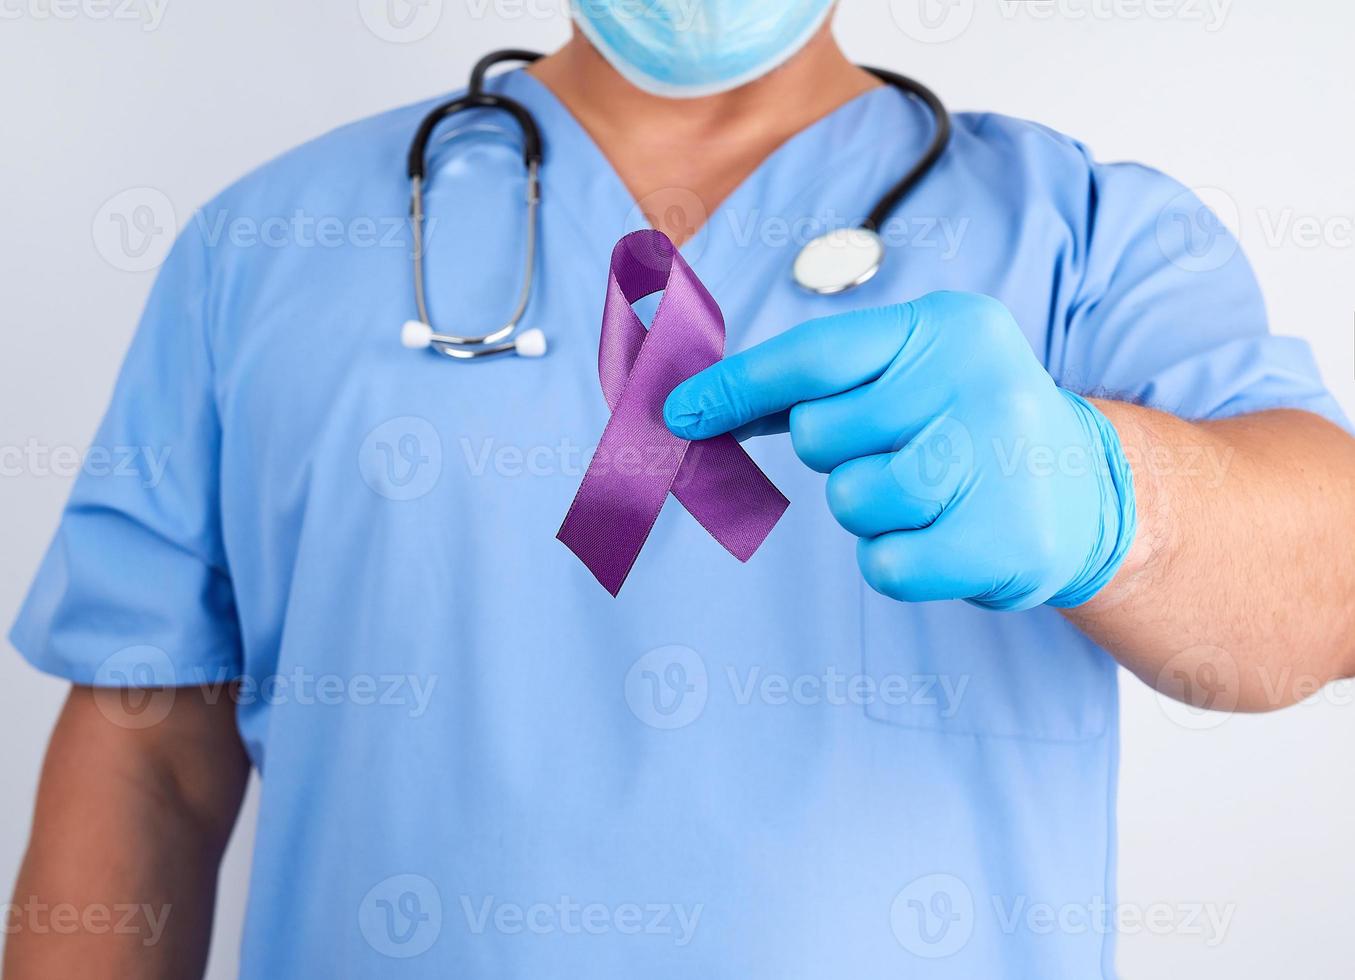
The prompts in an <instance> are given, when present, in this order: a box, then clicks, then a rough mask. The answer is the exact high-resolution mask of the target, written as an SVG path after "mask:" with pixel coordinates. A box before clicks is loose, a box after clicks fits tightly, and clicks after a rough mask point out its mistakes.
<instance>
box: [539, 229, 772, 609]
mask: <svg viewBox="0 0 1355 980" xmlns="http://www.w3.org/2000/svg"><path fill="white" fill-rule="evenodd" d="M659 290H663V297H662V298H661V299H660V300H659V308H658V311H657V312H656V313H655V314H654V320H653V322H652V323H651V324H650V327H649V329H648V330H646V329H645V326H644V324H643V323H641V322H640V318H639V317H638V316H636V315H635V310H634V309H632V308H631V304H632V303H634V302H636V301H637V300H639V299H641V298H643V297H645V296H648V295H650V294H651V293H656V292H658V291H659ZM724 348H725V321H724V316H723V315H722V314H721V313H720V308H719V306H717V305H716V303H715V300H714V299H713V298H712V297H711V295H710V293H709V292H707V291H706V287H705V286H703V285H702V284H701V280H700V279H698V278H697V277H696V273H694V272H692V270H691V268H690V267H689V266H688V265H687V263H686V262H685V261H684V260H683V258H682V255H681V254H680V253H679V252H678V250H677V247H676V246H674V245H673V243H672V241H671V240H670V239H669V238H668V236H667V235H665V234H664V233H663V232H660V231H654V230H646V231H637V232H634V233H632V234H629V235H627V236H626V237H625V238H623V239H621V241H619V242H617V243H616V248H614V249H613V250H612V265H611V274H610V276H609V278H608V283H607V301H606V304H605V305H604V307H603V312H602V339H601V342H600V344H599V346H598V377H599V378H600V379H601V381H602V394H603V396H604V397H605V398H606V399H607V405H608V406H609V407H610V408H611V410H612V416H611V418H610V419H609V420H608V421H607V427H606V428H605V429H603V432H602V439H601V440H600V441H599V443H598V448H597V451H596V452H595V453H594V454H593V459H592V462H590V463H589V465H588V471H587V472H586V473H584V476H583V483H582V484H580V486H579V492H578V493H577V494H576V495H575V497H574V502H573V503H572V504H571V505H570V507H569V513H567V514H566V515H565V520H564V523H563V524H561V525H560V531H559V533H558V534H556V537H557V538H559V539H560V540H561V541H563V542H564V544H565V546H566V547H568V548H569V550H570V551H572V552H574V554H576V555H578V556H579V558H580V559H581V560H582V561H583V563H584V564H585V565H587V566H588V570H589V571H591V572H592V573H593V575H594V576H596V578H597V580H598V581H599V582H601V583H602V587H603V588H605V589H606V590H607V591H608V592H610V593H611V594H612V595H613V596H615V595H616V594H617V593H618V592H620V591H621V586H622V584H623V583H624V582H625V581H626V576H627V575H629V574H630V570H631V566H633V565H634V564H635V559H636V558H637V557H639V555H640V549H641V548H643V547H644V544H645V540H646V539H647V538H648V537H649V532H650V531H651V530H652V529H653V527H654V522H655V521H656V520H658V517H659V511H660V510H662V509H663V504H664V501H665V500H667V499H668V494H669V493H670V492H671V493H672V494H673V496H675V497H677V499H678V501H679V502H680V503H681V504H682V506H683V507H685V508H687V511H688V513H690V514H691V515H692V516H693V517H695V518H696V519H697V521H698V522H699V523H700V524H701V526H702V527H704V528H705V529H706V530H707V531H708V532H710V535H711V537H713V538H714V539H715V540H716V541H718V542H720V544H721V545H723V546H724V547H725V549H726V550H727V551H729V553H730V554H732V555H733V556H734V557H735V558H737V559H738V560H739V561H747V560H748V559H749V558H751V557H752V556H753V552H755V551H757V549H758V547H759V546H760V545H761V544H762V542H763V540H764V539H765V538H766V537H767V535H768V534H769V533H771V530H772V528H773V527H774V526H775V525H776V522H777V521H778V520H780V518H781V515H782V514H783V513H784V512H785V510H786V508H787V507H788V506H789V505H790V504H789V501H787V500H786V498H785V497H784V496H782V494H781V491H779V490H777V489H776V487H775V486H773V485H772V482H771V480H769V479H767V477H766V475H765V474H764V473H763V472H762V471H761V470H760V469H758V466H757V464H756V463H754V462H753V460H752V459H751V458H750V457H749V456H748V454H747V453H746V452H744V450H743V447H742V446H740V445H739V443H738V441H737V440H736V439H735V438H734V437H733V436H731V435H722V436H717V437H716V438H714V439H705V440H702V441H701V442H699V443H693V442H690V441H689V440H686V439H682V438H679V437H678V436H675V435H673V433H671V432H670V431H669V430H668V426H666V425H665V424H664V421H663V403H664V401H665V400H666V399H667V398H668V395H669V393H670V392H672V390H673V389H674V388H676V387H677V386H678V385H679V384H680V383H682V382H683V381H685V380H686V379H688V378H690V377H691V376H692V375H694V374H696V373H697V372H699V371H702V370H704V369H706V368H708V367H710V366H711V365H712V364H714V363H715V362H716V361H718V360H720V358H721V357H723V356H724Z"/></svg>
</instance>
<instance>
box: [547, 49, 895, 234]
mask: <svg viewBox="0 0 1355 980" xmlns="http://www.w3.org/2000/svg"><path fill="white" fill-rule="evenodd" d="M529 71H530V72H531V73H532V75H534V76H535V77H536V78H537V80H538V81H540V82H541V83H542V84H544V85H545V86H546V87H547V88H549V89H550V90H551V91H552V92H554V93H555V96H556V97H557V98H558V99H559V100H560V101H561V102H562V103H564V105H565V106H566V108H568V109H569V111H570V112H571V113H572V114H573V115H574V117H575V118H576V119H577V120H578V122H579V124H580V125H581V126H583V128H584V129H585V130H586V131H587V132H588V134H589V135H590V136H591V137H592V138H593V141H594V142H595V143H596V144H597V145H598V147H599V149H601V151H602V153H603V155H605V156H606V157H607V159H608V160H609V161H610V162H611V164H612V166H613V167H614V168H615V170H616V172H617V174H618V176H619V177H620V178H621V180H622V182H623V183H625V185H626V187H627V188H628V189H629V191H630V193H631V195H632V196H633V197H634V198H635V199H636V200H637V201H638V202H639V203H640V207H641V209H642V210H643V211H644V213H645V215H646V216H647V217H648V218H649V220H650V223H651V224H653V225H654V226H655V227H657V228H659V229H660V230H662V231H665V232H667V233H668V235H669V237H671V238H673V240H674V241H677V242H678V243H679V244H681V242H682V241H683V240H685V239H687V238H690V237H691V236H692V235H693V234H695V233H696V231H697V230H699V228H700V227H701V226H702V225H703V224H704V223H705V221H706V219H707V218H708V217H709V216H710V214H711V213H712V212H713V211H714V210H715V209H716V208H717V207H719V205H720V204H721V202H723V201H724V199H725V198H726V197H727V196H728V195H729V194H730V192H732V191H733V190H734V189H735V188H736V187H737V186H738V185H739V184H740V183H742V182H743V180H744V179H745V178H747V177H748V176H749V174H751V173H752V172H753V171H754V170H756V169H757V167H758V166H759V165H760V164H761V163H762V162H763V161H764V160H765V159H766V158H767V157H768V155H770V154H771V152H772V151H773V150H775V149H776V148H777V147H778V146H780V145H781V144H782V143H784V142H785V141H786V140H788V139H790V137H792V136H794V135H795V134H796V133H798V132H799V131H800V130H802V129H804V128H805V127H806V126H808V125H810V124H811V123H813V122H815V121H816V120H818V119H821V118H822V117H823V116H826V115H827V114H828V113H830V112H832V111H833V110H834V109H836V108H838V107H839V106H841V105H842V104H843V103H845V102H848V101H850V100H851V99H853V98H855V97H856V96H858V95H860V94H862V93H863V92H865V91H867V90H869V89H871V88H873V87H875V86H876V85H878V84H879V83H878V82H877V81H876V80H875V78H874V77H873V76H871V75H869V74H868V73H866V72H864V71H862V70H861V69H859V68H857V67H856V66H855V65H853V64H852V63H851V62H850V61H848V60H847V58H846V57H845V56H844V55H843V53H842V51H841V49H840V48H838V46H837V43H836V42H835V41H834V39H833V36H832V33H831V32H830V31H829V30H828V28H827V25H825V27H824V29H823V30H822V31H820V32H819V34H818V35H816V36H815V38H814V39H813V40H812V41H810V43H809V44H808V45H806V46H805V48H804V49H803V50H801V51H800V52H799V53H797V54H796V55H795V56H794V57H793V58H792V59H791V60H790V61H788V62H787V63H786V64H785V65H783V66H782V67H781V68H779V69H777V70H776V71H773V72H772V73H770V74H768V75H766V76H764V77H762V78H760V79H758V80H756V81H754V82H751V83H749V84H747V85H744V86H742V87H740V88H737V89H735V90H733V91H731V92H725V93H722V94H720V95H712V96H707V97H705V98H700V99H665V98H660V97H658V96H654V95H650V94H649V93H647V92H644V91H642V90H640V89H638V88H636V87H635V86H634V85H631V84H630V83H629V82H627V81H626V80H625V79H624V78H622V77H621V75H620V74H619V73H617V71H616V70H615V69H614V68H612V66H611V65H610V64H608V63H607V61H606V60H605V59H604V58H603V57H602V56H601V55H599V54H598V52H597V51H596V50H595V49H594V48H593V46H592V45H591V44H589V43H588V41H587V40H586V39H584V38H583V37H582V36H581V35H579V34H578V33H577V32H576V33H575V35H574V37H573V38H572V39H571V40H570V41H569V43H568V44H566V45H565V46H564V47H563V48H561V49H560V50H559V51H557V52H555V53H554V54H552V55H549V56H547V57H545V58H542V59H541V60H540V61H538V62H536V64H534V65H533V66H532V67H531V68H530V69H529ZM599 217H600V218H602V220H607V216H599ZM615 217H616V221H617V225H618V228H619V227H620V226H621V225H622V224H623V223H624V221H625V219H626V216H625V215H617V216H615Z"/></svg>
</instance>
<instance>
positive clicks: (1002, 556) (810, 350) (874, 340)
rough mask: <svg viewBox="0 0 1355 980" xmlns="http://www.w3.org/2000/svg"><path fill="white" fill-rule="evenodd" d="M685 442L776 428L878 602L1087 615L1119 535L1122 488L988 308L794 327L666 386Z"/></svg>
mask: <svg viewBox="0 0 1355 980" xmlns="http://www.w3.org/2000/svg"><path fill="white" fill-rule="evenodd" d="M664 417H665V420H666V422H667V423H668V427H669V428H670V429H671V430H672V431H673V432H674V433H675V434H676V435H679V436H681V437H683V438H685V439H706V438H710V437H711V436H716V435H719V434H720V433H722V432H729V431H736V430H737V434H738V435H739V436H740V437H743V436H747V435H753V434H761V433H765V432H775V431H786V429H787V428H789V431H790V434H791V439H792V442H793V444H794V446H795V452H796V453H797V455H799V457H800V458H801V459H802V460H803V461H804V462H805V463H806V464H808V465H809V466H810V467H812V468H813V469H815V470H818V471H819V472H821V473H828V474H830V476H829V478H828V506H829V508H830V509H831V510H832V512H833V516H834V517H835V518H837V520H838V522H839V523H840V524H841V525H842V526H843V527H845V528H846V529H847V530H848V531H850V532H851V533H852V534H855V535H857V536H858V537H859V538H860V541H859V542H858V546H857V561H858V563H859V564H860V566H861V571H862V574H864V575H865V578H866V581H867V582H869V583H870V585H871V587H872V588H874V589H875V590H876V591H878V592H881V593H883V594H885V595H887V596H891V597H893V598H895V599H901V600H905V601H909V602H920V601H926V600H932V599H968V600H970V601H971V602H974V603H976V604H978V605H981V606H984V607H987V608H990V609H1004V610H1010V609H1028V608H1030V607H1032V606H1037V605H1039V604H1041V603H1049V604H1050V605H1055V606H1075V605H1080V604H1081V603H1083V602H1086V601H1087V600H1088V599H1090V598H1091V597H1092V596H1093V595H1095V594H1096V593H1097V592H1098V591H1099V590H1100V589H1101V587H1102V586H1104V585H1105V584H1106V583H1107V582H1109V581H1110V579H1111V578H1112V577H1113V576H1114V574H1115V572H1116V570H1117V569H1118V568H1119V566H1120V564H1121V562H1122V561H1123V560H1124V556H1125V554H1126V553H1127V552H1128V551H1129V546H1130V544H1131V543H1132V542H1133V539H1134V530H1135V526H1136V517H1135V511H1134V489H1133V479H1132V476H1131V473H1130V469H1129V465H1128V463H1127V462H1126V460H1125V457H1124V451H1123V449H1122V448H1121V446H1120V439H1119V436H1118V435H1117V434H1116V432H1115V429H1114V427H1113V426H1112V425H1111V424H1110V422H1109V421H1107V419H1106V418H1105V416H1103V415H1102V414H1101V413H1100V412H1099V411H1097V410H1096V408H1095V407H1093V406H1092V405H1090V404H1089V403H1088V402H1086V401H1085V400H1083V399H1082V398H1080V397H1078V396H1077V395H1075V394H1073V393H1072V392H1069V391H1065V390H1063V389H1061V388H1059V387H1058V386H1057V385H1055V384H1054V380H1053V378H1051V377H1050V376H1049V374H1048V373H1047V372H1046V371H1045V369H1044V367H1043V366H1042V365H1041V364H1040V363H1039V361H1038V360H1036V358H1035V356H1034V354H1033V353H1032V352H1031V349H1030V345H1029V344H1028V343H1027V341H1026V339H1025V337H1024V336H1023V335H1022V333H1021V330H1020V328H1019V327H1018V326H1017V325H1016V322H1015V320H1014V319H1013V318H1012V315H1011V314H1010V313H1009V312H1008V311H1007V309H1006V307H1004V306H1003V305H1002V304H1001V303H999V302H998V301H997V300H994V299H991V298H989V297H987V296H977V295H972V294H968V293H932V294H930V295H928V296H924V297H922V298H921V299H919V300H917V301H915V302H912V303H905V304H902V305H900V306H889V307H884V308H881V309H873V310H856V311H853V312H850V313H844V314H841V315H839V316H831V317H825V318H824V319H821V320H811V321H809V322H808V323H802V324H800V325H799V326H797V327H794V328H793V329H791V330H788V331H786V332H785V333H783V334H781V335H779V336H777V337H773V338H772V339H771V340H768V341H766V342H765V343H762V344H759V345H758V346H756V347H753V348H751V349H749V350H747V351H744V352H742V353H740V354H736V355H734V356H732V357H729V358H727V359H725V360H723V361H721V362H720V363H718V364H716V365H714V366H713V367H711V368H709V369H707V370H705V371H703V372H701V373H700V374H698V375H696V376H695V377H692V378H690V379H688V380H687V381H685V382H683V383H682V384H681V385H679V386H678V387H677V388H676V389H675V390H674V391H673V393H672V394H671V395H670V396H669V398H668V401H667V404H666V405H665V406H664Z"/></svg>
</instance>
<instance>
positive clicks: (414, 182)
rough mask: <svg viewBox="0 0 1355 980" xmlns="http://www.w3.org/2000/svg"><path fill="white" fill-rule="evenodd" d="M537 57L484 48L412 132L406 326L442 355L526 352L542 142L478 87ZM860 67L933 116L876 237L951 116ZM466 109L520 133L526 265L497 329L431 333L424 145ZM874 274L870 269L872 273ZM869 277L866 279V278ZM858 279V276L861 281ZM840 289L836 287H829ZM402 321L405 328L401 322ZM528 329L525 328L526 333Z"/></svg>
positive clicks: (885, 75) (927, 92) (915, 90)
mask: <svg viewBox="0 0 1355 980" xmlns="http://www.w3.org/2000/svg"><path fill="white" fill-rule="evenodd" d="M540 57H541V54H540V53H539V52H536V51H528V50H525V49H521V48H508V49H504V50H502V51H491V52H490V53H489V54H487V55H485V56H484V57H483V58H481V59H480V60H479V61H477V62H476V63H475V66H474V67H473V68H472V69H471V74H470V85H469V87H468V88H467V90H466V93H465V94H464V95H461V96H459V97H457V98H455V99H452V100H450V101H448V102H444V103H442V104H441V105H439V106H437V107H436V108H434V109H433V110H432V111H431V112H429V113H428V114H427V115H426V116H425V117H424V118H423V120H422V122H420V124H419V128H418V130H417V131H416V132H415V134H414V139H413V141H412V142H411V143H410V147H409V155H408V160H407V166H406V170H407V174H408V177H409V182H410V221H411V224H412V225H413V230H414V262H413V265H414V269H413V272H414V302H415V307H416V308H417V310H418V315H419V321H418V322H417V323H416V324H412V325H413V326H416V327H419V328H420V334H419V336H420V337H421V338H422V339H423V341H424V343H422V344H421V346H428V347H431V348H432V349H433V350H435V351H437V352H438V353H440V354H444V355H446V356H447V357H451V358H455V359H458V360H474V359H477V358H481V357H487V356H491V355H494V354H504V353H509V352H513V351H517V352H518V353H527V350H526V349H524V348H523V347H521V346H519V344H518V343H515V342H514V341H513V339H512V338H513V335H514V333H516V331H517V329H518V325H519V324H520V323H521V321H522V318H523V316H524V315H525V314H526V312H527V305H528V303H529V302H530V301H531V294H532V283H533V279H534V276H535V269H536V252H537V221H538V215H539V212H540V207H541V162H542V153H543V142H542V139H541V131H540V129H539V128H538V126H537V124H536V120H535V119H534V118H533V117H532V113H531V111H530V110H528V109H527V107H526V106H524V105H523V104H522V103H520V102H518V101H517V100H516V99H512V98H509V97H508V96H506V95H500V94H498V93H494V92H488V91H486V90H485V82H486V79H487V78H488V74H489V71H490V69H491V68H493V67H494V66H495V65H498V64H500V63H502V62H522V63H528V64H530V63H532V62H534V61H536V60H538V59H539V58H540ZM862 67H863V70H865V71H868V72H870V73H871V74H872V75H874V76H875V77H876V78H878V79H880V80H881V81H882V82H884V83H885V84H886V85H889V86H891V87H892V88H894V89H896V90H898V91H900V92H903V93H904V94H905V95H907V96H909V97H911V98H913V99H916V100H917V101H919V102H921V103H922V104H923V105H924V106H925V107H926V108H927V110H928V111H929V112H930V114H931V116H932V120H933V132H932V138H931V142H930V143H929V144H928V147H927V150H926V152H925V153H924V154H923V155H922V156H921V157H920V158H919V159H918V161H917V162H916V163H915V164H914V165H913V166H912V167H911V168H909V170H908V172H907V173H906V174H904V176H903V178H902V179H900V180H899V181H898V182H897V183H895V184H894V185H893V186H892V187H891V188H890V189H889V190H888V191H887V192H886V193H885V195H884V196H883V197H881V198H880V200H879V201H878V202H876V204H875V206H874V207H873V208H872V209H871V211H870V213H869V214H868V215H867V216H866V218H865V219H864V220H863V221H862V223H861V225H860V228H861V229H862V230H864V231H866V232H869V233H871V234H872V235H878V232H879V229H880V228H881V226H882V225H883V224H884V223H885V222H886V221H887V220H888V219H889V216H890V215H891V214H893V213H894V211H895V210H896V209H897V208H898V206H899V205H900V204H901V203H902V201H903V199H904V198H905V197H907V196H908V194H909V193H910V192H911V191H912V190H913V188H914V187H916V186H917V185H918V184H919V183H920V182H921V181H922V180H923V178H925V177H926V176H927V175H928V174H929V173H930V172H931V171H932V170H933V169H934V168H935V166H936V164H937V163H938V162H939V161H940V159H941V157H942V155H943V154H944V153H945V151H946V147H947V145H948V144H949V142H950V137H951V122H950V113H949V112H947V110H946V107H945V104H944V103H942V101H941V99H940V98H939V97H938V96H937V95H936V93H934V92H933V91H932V90H931V89H929V88H927V87H926V86H925V85H923V84H922V83H921V82H918V81H915V80H913V79H911V78H908V77H907V76H905V75H900V74H898V73H897V72H892V71H888V70H887V69H884V68H872V67H868V66H862ZM468 109H488V110H494V111H499V112H505V113H507V114H508V115H510V116H512V117H513V119H514V121H515V122H516V123H517V125H518V128H519V129H520V130H521V131H522V160H523V166H524V167H525V168H526V171H527V198H526V203H527V215H526V220H527V230H526V244H527V247H526V249H525V252H526V258H525V268H524V272H523V278H522V289H521V291H520V293H519V294H518V302H517V305H516V306H515V308H514V310H513V314H512V316H511V317H509V319H508V321H507V322H506V323H505V324H504V325H503V326H501V327H499V328H498V329H497V330H494V331H491V332H490V333H487V334H484V335H482V336H478V337H466V336H459V335H456V334H444V333H438V332H436V331H435V330H434V329H433V327H432V322H433V321H432V318H431V317H430V315H429V311H428V297H427V294H426V281H425V276H424V222H425V207H424V191H425V189H426V186H427V183H428V170H427V167H428V145H429V143H430V142H431V141H432V138H433V134H434V132H435V131H436V130H437V127H438V126H439V125H440V124H441V123H442V122H444V121H445V120H446V119H448V118H449V117H451V116H454V115H456V114H457V113H459V112H464V111H466V110H468ZM871 273H872V274H873V269H872V270H871ZM865 278H869V276H867V277H865ZM862 281H864V279H863V280H862ZM851 285H853V284H851V283H849V284H848V285H847V286H844V287H843V289H846V288H850V286H851ZM834 291H840V290H834ZM407 326H409V325H407ZM532 332H534V331H529V333H532ZM530 347H531V350H532V351H537V352H544V343H543V342H542V341H541V338H540V337H539V332H538V336H537V337H536V338H534V340H533V343H532V344H531V345H530Z"/></svg>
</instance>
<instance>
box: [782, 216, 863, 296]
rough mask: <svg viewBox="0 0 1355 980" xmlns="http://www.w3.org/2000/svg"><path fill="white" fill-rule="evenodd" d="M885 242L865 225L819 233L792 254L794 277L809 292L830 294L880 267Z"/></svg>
mask: <svg viewBox="0 0 1355 980" xmlns="http://www.w3.org/2000/svg"><path fill="white" fill-rule="evenodd" d="M884 259H885V243H884V241H883V239H881V238H880V236H879V235H878V234H876V233H875V232H873V231H871V230H870V229H869V228H839V229H837V230H836V231H830V232H828V233H827V234H826V235H820V236H819V237H818V238H816V239H814V240H813V241H812V242H810V243H809V244H808V245H806V246H805V247H804V248H803V249H801V251H800V254H799V255H798V256H796V258H795V268H794V270H793V271H794V275H795V281H796V282H797V283H799V284H800V285H801V286H802V287H803V288H805V289H807V290H809V291H810V292H811V293H818V294H819V295H820V296H832V295H834V294H836V293H842V292H846V291H847V290H849V289H851V288H852V287H854V286H860V285H861V284H862V283H864V282H868V281H869V280H870V279H872V278H873V277H874V276H875V273H877V272H879V271H880V266H881V265H882V264H883V263H884Z"/></svg>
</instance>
